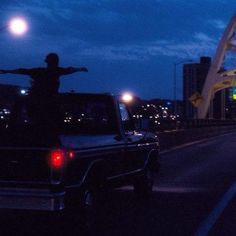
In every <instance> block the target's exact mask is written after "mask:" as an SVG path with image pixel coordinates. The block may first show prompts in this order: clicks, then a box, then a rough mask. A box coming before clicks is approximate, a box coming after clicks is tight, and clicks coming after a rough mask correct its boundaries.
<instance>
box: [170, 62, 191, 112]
mask: <svg viewBox="0 0 236 236" xmlns="http://www.w3.org/2000/svg"><path fill="white" fill-rule="evenodd" d="M187 62H193V60H191V59H185V60H181V61H178V62H175V63H174V72H173V74H174V81H173V83H174V86H173V99H174V114H176V112H177V99H176V70H177V66H178V65H180V64H183V63H187Z"/></svg>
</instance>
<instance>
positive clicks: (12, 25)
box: [7, 18, 28, 36]
mask: <svg viewBox="0 0 236 236" xmlns="http://www.w3.org/2000/svg"><path fill="white" fill-rule="evenodd" d="M7 28H8V29H9V30H10V32H11V33H13V34H14V35H17V36H21V35H23V34H24V33H25V32H26V31H27V30H28V24H27V22H26V21H25V20H24V19H23V18H13V19H12V20H11V21H10V22H9V24H8V26H7Z"/></svg>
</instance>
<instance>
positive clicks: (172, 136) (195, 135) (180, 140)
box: [157, 125, 236, 150]
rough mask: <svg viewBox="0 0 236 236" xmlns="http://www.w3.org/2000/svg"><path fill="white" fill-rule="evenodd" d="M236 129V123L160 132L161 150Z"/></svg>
mask: <svg viewBox="0 0 236 236" xmlns="http://www.w3.org/2000/svg"><path fill="white" fill-rule="evenodd" d="M234 131H236V125H227V126H210V127H198V128H189V129H181V130H172V131H165V132H158V133H157V134H158V137H159V139H160V147H161V150H167V149H170V148H172V147H175V146H178V145H181V144H185V143H189V142H193V141H197V140H201V139H204V138H210V137H214V136H217V135H221V134H225V133H230V132H234Z"/></svg>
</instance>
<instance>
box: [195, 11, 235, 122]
mask: <svg viewBox="0 0 236 236" xmlns="http://www.w3.org/2000/svg"><path fill="white" fill-rule="evenodd" d="M235 30H236V14H235V15H234V16H233V17H232V19H231V20H230V22H229V24H228V26H227V27H226V29H225V31H224V33H223V35H222V37H221V39H220V42H219V44H218V47H217V49H216V53H215V56H214V57H213V60H212V64H211V67H210V69H209V72H208V75H207V78H206V81H205V84H204V87H203V90H202V94H201V97H202V99H201V100H202V101H201V103H200V104H199V106H198V118H199V119H205V118H206V117H207V113H208V109H209V106H210V103H211V100H212V99H213V98H214V95H215V93H216V92H218V91H220V90H223V89H225V88H229V87H235V86H236V68H230V69H228V70H226V69H225V68H224V62H225V60H226V59H227V57H228V55H229V52H235V51H236V41H235Z"/></svg>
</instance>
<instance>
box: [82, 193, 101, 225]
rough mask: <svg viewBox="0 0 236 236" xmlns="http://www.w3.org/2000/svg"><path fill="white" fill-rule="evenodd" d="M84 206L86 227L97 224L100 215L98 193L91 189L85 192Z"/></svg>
mask: <svg viewBox="0 0 236 236" xmlns="http://www.w3.org/2000/svg"><path fill="white" fill-rule="evenodd" d="M82 204H83V210H84V217H85V224H86V226H88V227H91V226H93V225H94V224H95V222H96V218H97V214H98V204H97V197H96V193H95V192H94V191H92V190H90V189H87V190H85V191H84V196H83V203H82Z"/></svg>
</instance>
